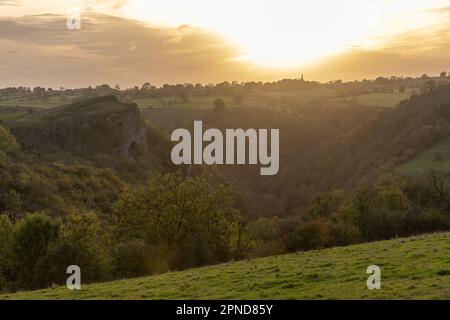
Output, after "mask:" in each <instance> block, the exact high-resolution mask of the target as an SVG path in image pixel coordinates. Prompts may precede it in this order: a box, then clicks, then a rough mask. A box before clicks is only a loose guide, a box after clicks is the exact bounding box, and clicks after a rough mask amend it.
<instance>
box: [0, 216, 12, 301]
mask: <svg viewBox="0 0 450 320" xmlns="http://www.w3.org/2000/svg"><path fill="white" fill-rule="evenodd" d="M13 232H14V229H13V225H12V223H11V221H10V220H9V218H8V216H7V215H5V214H0V292H2V291H6V290H7V289H8V284H9V282H10V281H11V280H13V279H12V265H13V263H12V254H11V243H12V240H13V236H14V234H13Z"/></svg>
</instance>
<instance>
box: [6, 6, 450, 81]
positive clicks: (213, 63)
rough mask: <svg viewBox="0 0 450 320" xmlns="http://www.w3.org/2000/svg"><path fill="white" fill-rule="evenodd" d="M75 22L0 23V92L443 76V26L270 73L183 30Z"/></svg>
mask: <svg viewBox="0 0 450 320" xmlns="http://www.w3.org/2000/svg"><path fill="white" fill-rule="evenodd" d="M2 2H4V1H2ZM117 3H120V1H118V2H117ZM81 21H82V24H81V30H68V29H67V27H66V17H65V16H61V15H53V14H46V15H30V16H24V17H20V18H0V48H4V49H2V50H0V61H1V62H2V69H1V71H2V77H1V78H0V87H5V86H17V85H25V86H38V85H39V86H46V87H48V86H51V87H59V86H64V87H84V86H89V85H98V84H102V83H108V84H111V85H115V84H120V85H121V86H122V87H129V86H134V85H141V84H142V83H144V82H147V81H148V82H150V83H152V84H156V85H161V84H164V83H186V82H190V83H197V82H202V83H211V82H213V83H214V82H221V81H225V80H228V81H233V80H237V81H253V80H255V81H272V80H278V79H281V78H288V77H298V76H299V75H300V74H301V73H305V76H306V77H307V79H314V80H321V81H327V80H332V79H343V80H353V79H362V78H375V77H377V76H380V75H386V76H387V75H405V76H406V75H421V74H423V73H427V74H437V73H439V72H440V71H443V70H445V69H447V70H448V69H450V34H449V30H450V28H449V27H450V25H449V24H448V23H447V24H441V25H437V26H434V27H433V28H427V29H423V30H414V31H410V32H407V33H403V34H400V35H397V36H394V37H391V38H389V39H383V41H382V43H384V45H383V47H379V48H373V49H367V48H364V47H358V46H354V47H353V48H351V49H349V50H347V51H346V52H343V53H341V54H338V55H335V56H332V57H329V58H328V59H325V60H323V61H321V62H319V63H316V64H314V65H309V66H305V67H303V68H301V69H297V70H287V69H285V70H276V69H264V68H262V67H256V66H254V65H250V64H248V63H244V62H242V61H240V60H239V59H238V57H239V56H240V52H239V50H238V49H236V47H234V46H233V45H231V44H229V43H227V42H226V41H224V39H222V38H220V37H218V36H217V35H215V34H213V33H210V32H207V31H205V30H203V29H199V28H194V27H192V26H190V25H182V26H180V27H177V28H165V27H151V26H149V25H146V24H144V23H141V22H138V21H134V20H130V19H125V18H120V17H114V16H108V15H101V14H95V13H93V12H92V11H88V12H87V13H86V14H84V15H82V20H81Z"/></svg>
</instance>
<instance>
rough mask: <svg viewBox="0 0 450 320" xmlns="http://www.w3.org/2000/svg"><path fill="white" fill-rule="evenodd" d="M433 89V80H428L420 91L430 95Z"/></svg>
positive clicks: (434, 85) (434, 83)
mask: <svg viewBox="0 0 450 320" xmlns="http://www.w3.org/2000/svg"><path fill="white" fill-rule="evenodd" d="M435 87H436V82H435V81H434V80H428V81H427V82H425V83H424V84H423V85H422V87H421V90H422V92H423V93H430V92H432V91H433V90H434V88H435Z"/></svg>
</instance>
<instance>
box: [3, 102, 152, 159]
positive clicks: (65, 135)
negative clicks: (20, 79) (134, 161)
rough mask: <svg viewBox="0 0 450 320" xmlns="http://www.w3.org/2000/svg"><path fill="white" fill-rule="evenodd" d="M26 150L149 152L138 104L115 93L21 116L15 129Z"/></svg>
mask: <svg viewBox="0 0 450 320" xmlns="http://www.w3.org/2000/svg"><path fill="white" fill-rule="evenodd" d="M11 131H12V133H13V134H14V135H15V136H16V137H17V139H18V140H19V142H20V143H21V144H22V146H23V147H24V148H25V149H32V150H39V151H44V150H46V149H47V150H49V149H51V148H54V147H57V148H59V149H62V150H64V151H67V152H70V153H72V154H74V155H77V156H82V157H86V158H92V157H96V156H97V155H101V154H103V155H109V156H113V157H135V158H136V157H139V156H143V155H145V154H146V153H147V151H148V150H147V132H146V126H145V123H144V120H143V119H142V117H141V114H140V111H139V109H138V107H137V106H136V105H135V104H124V103H120V102H118V101H117V99H116V98H115V97H113V96H107V97H99V98H92V99H88V100H85V101H81V102H77V103H73V104H69V105H64V106H61V107H57V108H53V109H50V110H48V111H45V112H41V113H37V114H34V115H32V116H30V117H27V118H24V119H21V120H20V121H18V122H17V123H15V124H14V125H13V126H12V128H11Z"/></svg>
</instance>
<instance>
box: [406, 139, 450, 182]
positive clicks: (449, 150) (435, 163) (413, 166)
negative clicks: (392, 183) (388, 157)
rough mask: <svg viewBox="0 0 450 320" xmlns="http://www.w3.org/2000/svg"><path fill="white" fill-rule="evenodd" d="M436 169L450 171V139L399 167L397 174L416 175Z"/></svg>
mask: <svg viewBox="0 0 450 320" xmlns="http://www.w3.org/2000/svg"><path fill="white" fill-rule="evenodd" d="M436 168H441V169H444V170H450V139H447V140H444V141H441V142H439V143H437V144H436V145H434V146H433V147H431V148H429V149H427V150H425V151H423V152H422V153H420V154H419V155H417V156H416V157H414V158H413V159H411V160H410V161H408V162H406V163H403V164H402V165H400V166H398V167H397V172H399V173H403V174H416V173H420V172H422V171H426V170H430V169H436Z"/></svg>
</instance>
